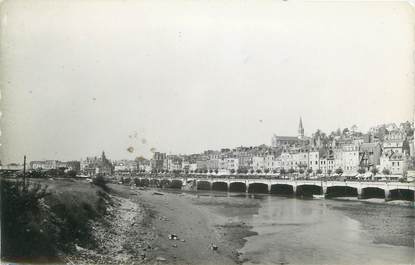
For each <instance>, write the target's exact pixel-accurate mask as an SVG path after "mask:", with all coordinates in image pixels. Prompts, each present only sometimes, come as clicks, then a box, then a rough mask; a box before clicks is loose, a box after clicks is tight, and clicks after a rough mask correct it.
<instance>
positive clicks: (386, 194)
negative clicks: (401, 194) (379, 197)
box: [384, 188, 391, 202]
mask: <svg viewBox="0 0 415 265" xmlns="http://www.w3.org/2000/svg"><path fill="white" fill-rule="evenodd" d="M384 190H385V202H386V201H389V200H390V199H391V198H390V197H391V193H390V190H389V188H385V189H384Z"/></svg>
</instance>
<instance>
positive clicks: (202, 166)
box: [30, 118, 415, 176]
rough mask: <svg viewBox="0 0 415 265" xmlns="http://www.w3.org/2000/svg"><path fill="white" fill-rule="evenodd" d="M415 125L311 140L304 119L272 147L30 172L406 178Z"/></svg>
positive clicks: (48, 164) (97, 161)
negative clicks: (370, 174) (367, 174)
mask: <svg viewBox="0 0 415 265" xmlns="http://www.w3.org/2000/svg"><path fill="white" fill-rule="evenodd" d="M413 131H414V124H413V123H409V122H406V123H402V124H401V125H400V126H396V125H395V124H386V125H380V126H377V127H373V128H371V129H370V130H369V132H368V133H361V132H358V131H357V129H356V127H355V126H352V127H351V128H350V129H349V128H347V129H344V130H343V131H341V130H340V129H338V130H337V131H336V132H332V133H331V134H330V135H326V134H325V133H323V132H321V131H319V130H318V131H317V132H315V133H313V134H312V135H311V136H310V137H307V136H305V134H304V127H303V124H302V120H301V118H300V122H299V126H298V134H297V136H277V135H273V137H272V140H271V145H270V146H268V145H260V146H251V147H244V146H241V147H237V148H233V149H229V148H223V149H221V150H207V151H204V152H203V153H198V154H187V155H172V154H169V155H168V154H166V153H161V152H154V154H153V157H152V158H151V159H145V158H142V157H141V158H137V159H135V160H118V161H110V160H109V159H108V158H107V157H106V155H105V153H104V152H102V154H101V156H97V157H87V158H85V159H81V160H80V161H68V162H61V161H57V160H46V161H32V162H30V168H31V169H34V170H37V169H43V170H49V169H58V168H64V169H66V170H74V171H76V172H78V173H81V174H85V175H95V174H106V175H109V174H113V173H114V172H116V173H120V172H125V173H132V172H188V173H192V172H199V173H206V172H210V173H217V174H230V173H279V174H281V173H284V172H299V173H308V174H334V173H335V172H342V174H343V175H356V174H357V173H358V172H360V173H362V172H370V171H373V169H376V171H377V172H388V174H391V175H400V176H402V175H405V174H406V172H407V170H408V169H411V168H413V161H414V157H415V149H414V136H413V135H414V134H413Z"/></svg>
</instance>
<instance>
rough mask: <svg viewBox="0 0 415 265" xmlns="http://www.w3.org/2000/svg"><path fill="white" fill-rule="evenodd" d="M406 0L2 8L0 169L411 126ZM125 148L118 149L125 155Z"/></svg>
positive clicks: (410, 22) (409, 9)
mask: <svg viewBox="0 0 415 265" xmlns="http://www.w3.org/2000/svg"><path fill="white" fill-rule="evenodd" d="M414 15H415V13H414V6H412V5H410V4H409V3H407V2H404V1H402V2H399V1H393V2H387V1H383V2H375V1H359V2H357V1H348V2H347V1H346V2H344V1H331V2H329V1H299V0H298V1H295V0H287V1H270V0H264V1H253V0H240V1H231V0H229V1H207V0H201V1H188V0H172V1H154V0H152V1H145V0H143V1H129V0H124V1H111V0H107V1H94V0H87V1H77V0H74V1H65V0H63V1H48V0H42V1H34V0H27V1H21V0H14V1H3V2H2V5H1V9H0V21H1V29H0V30H1V31H0V39H1V42H0V43H1V44H0V45H1V46H0V88H1V103H0V104H1V106H0V107H1V111H2V116H1V120H0V122H1V133H2V134H1V139H0V141H1V144H2V145H1V147H0V158H1V161H2V162H3V163H10V162H19V161H21V160H22V157H23V155H25V154H26V155H27V156H28V159H29V160H40V159H58V160H63V161H66V160H73V159H77V160H79V159H81V158H84V157H86V156H91V155H99V154H100V153H101V152H102V151H103V150H105V151H106V154H107V156H108V157H109V158H110V159H123V158H125V159H134V158H135V157H138V156H144V157H147V158H149V157H150V156H151V153H152V152H153V151H161V152H166V153H196V152H202V151H203V150H207V149H220V148H224V147H236V146H241V145H244V146H251V145H259V144H270V143H271V137H272V135H273V134H274V133H275V134H277V135H296V134H297V128H298V123H299V118H300V117H302V120H303V125H304V129H305V134H306V135H311V134H312V133H313V132H314V131H316V130H317V129H322V130H323V131H326V132H330V131H333V130H336V129H337V128H345V127H350V126H352V125H354V124H356V125H357V126H358V128H359V129H360V130H362V131H366V130H368V129H369V128H370V127H371V126H374V125H377V124H381V123H389V122H397V123H400V122H402V121H406V120H413V109H414V99H415V92H414V80H415V78H414V59H415V54H414V51H415V49H414V46H415V45H414V44H415V42H414V40H415V34H414V29H415V27H414V25H415V23H414V22H415V16H414ZM129 147H131V148H129Z"/></svg>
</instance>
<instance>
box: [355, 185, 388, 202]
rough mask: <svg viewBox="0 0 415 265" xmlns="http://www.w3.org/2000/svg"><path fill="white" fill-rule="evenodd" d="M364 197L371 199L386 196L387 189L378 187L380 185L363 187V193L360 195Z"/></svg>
mask: <svg viewBox="0 0 415 265" xmlns="http://www.w3.org/2000/svg"><path fill="white" fill-rule="evenodd" d="M360 198H362V199H371V198H379V199H384V198H385V190H384V189H381V188H378V187H366V188H363V189H362V193H361V195H360Z"/></svg>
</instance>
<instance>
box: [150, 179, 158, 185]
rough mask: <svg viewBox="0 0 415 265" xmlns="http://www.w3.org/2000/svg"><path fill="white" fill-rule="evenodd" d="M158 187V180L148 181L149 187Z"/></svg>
mask: <svg viewBox="0 0 415 265" xmlns="http://www.w3.org/2000/svg"><path fill="white" fill-rule="evenodd" d="M159 185H160V181H159V180H158V179H150V186H152V187H158V186H159Z"/></svg>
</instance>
